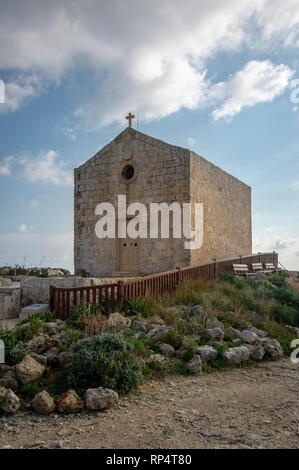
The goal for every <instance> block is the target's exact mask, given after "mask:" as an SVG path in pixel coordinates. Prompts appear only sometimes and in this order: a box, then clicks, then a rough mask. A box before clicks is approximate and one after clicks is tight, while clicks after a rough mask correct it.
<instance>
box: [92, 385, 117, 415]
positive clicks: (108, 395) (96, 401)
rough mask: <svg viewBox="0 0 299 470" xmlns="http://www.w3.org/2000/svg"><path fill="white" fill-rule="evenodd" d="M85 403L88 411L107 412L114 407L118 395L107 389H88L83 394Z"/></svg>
mask: <svg viewBox="0 0 299 470" xmlns="http://www.w3.org/2000/svg"><path fill="white" fill-rule="evenodd" d="M85 402H86V408H87V409H88V410H94V411H101V410H107V409H108V408H112V407H113V406H114V405H116V403H117V402H118V394H117V393H116V392H115V391H114V390H110V389H109V388H102V387H99V388H89V389H88V390H86V392H85Z"/></svg>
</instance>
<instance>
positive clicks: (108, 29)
mask: <svg viewBox="0 0 299 470" xmlns="http://www.w3.org/2000/svg"><path fill="white" fill-rule="evenodd" d="M32 11H34V14H32ZM298 33H299V9H298V0H284V1H283V2H281V1H278V0H242V1H241V2H240V0H214V1H213V2H211V1H208V0H202V1H201V2H194V0H185V1H184V2H181V1H180V0H163V2H161V1H160V0H153V1H152V2H140V1H139V0H127V1H126V2H123V0H110V1H109V2H98V1H96V0H86V1H85V2H82V0H52V1H51V2H41V1H40V0H28V1H27V2H21V3H20V2H17V1H16V0H11V1H10V2H8V3H7V5H6V6H5V8H4V9H3V10H2V11H1V18H0V69H4V70H12V71H15V70H20V71H21V74H22V77H24V74H25V76H26V75H27V76H28V80H27V82H26V81H24V78H18V79H17V80H14V81H12V82H11V84H10V90H9V89H8V93H9V95H10V96H9V105H7V106H8V107H7V108H6V109H11V110H13V109H18V107H19V106H20V105H21V104H22V103H24V102H25V100H26V99H28V98H29V97H33V96H35V95H38V94H39V93H40V92H41V90H42V89H43V86H41V84H43V85H44V84H45V82H47V80H49V79H51V80H55V81H59V80H61V79H63V78H64V77H66V76H67V74H68V73H70V72H72V73H73V71H74V70H76V69H82V68H83V69H84V68H85V69H87V70H89V71H90V75H92V76H93V77H94V79H95V81H96V82H97V84H96V86H95V89H94V90H91V95H92V96H90V98H89V99H87V100H85V101H84V102H82V103H81V105H80V106H78V109H77V113H76V115H77V116H79V117H81V118H82V117H83V118H84V120H85V121H86V124H87V125H89V126H90V127H91V126H92V127H98V126H102V125H106V124H110V123H112V122H114V121H118V120H122V119H123V116H124V114H125V113H127V112H128V110H129V109H132V110H133V111H134V112H135V113H136V114H139V117H140V118H142V119H158V118H161V117H164V116H167V115H169V114H171V113H173V112H176V111H178V110H179V109H181V108H183V107H186V108H188V109H194V108H195V107H198V106H203V105H205V104H206V98H207V89H208V88H209V80H208V79H207V77H208V76H209V73H208V61H209V60H210V59H211V58H213V57H214V56H215V55H216V54H217V53H219V52H221V51H229V52H231V51H239V50H241V49H242V48H248V47H249V48H251V49H252V50H257V51H258V52H259V54H260V51H261V50H263V51H265V53H266V52H267V50H272V48H273V44H274V43H275V45H276V46H277V47H280V48H281V47H285V46H286V47H297V46H299V39H298V37H299V34H298ZM277 67H279V66H276V68H274V69H268V72H269V75H268V76H264V78H263V79H262V83H260V77H259V76H256V75H255V74H253V76H252V79H253V80H254V79H257V80H258V84H259V86H258V89H259V91H260V89H261V88H262V90H263V93H260V92H259V93H258V94H259V97H257V98H256V100H255V99H254V89H255V88H254V87H253V89H250V90H249V91H250V92H251V99H249V100H248V101H246V100H244V97H243V96H241V97H239V94H240V93H241V90H240V89H239V88H238V87H237V88H236V89H235V87H234V88H233V89H232V87H233V85H237V83H235V82H234V83H232V82H231V80H228V81H227V82H226V84H225V85H224V87H223V89H225V93H224V95H223V98H222V99H224V100H225V103H224V105H223V108H222V107H221V105H220V106H219V105H218V109H217V110H216V111H215V117H216V118H217V117H218V116H219V118H220V117H221V116H223V117H224V116H227V117H229V116H232V115H234V114H235V113H236V112H238V111H237V110H238V108H240V109H242V108H243V106H249V105H253V104H255V103H258V102H260V101H263V102H265V101H270V100H272V99H273V98H274V97H275V96H277V95H278V94H279V93H281V92H282V91H283V90H284V89H285V86H284V84H283V83H284V77H285V78H286V75H287V74H288V70H287V67H286V66H280V67H281V68H280V69H278V68H277ZM283 67H284V68H283ZM251 72H252V71H251ZM261 72H262V71H261ZM266 72H267V71H266ZM240 73H241V71H240ZM243 73H245V72H244V70H243ZM272 73H274V76H272ZM33 77H34V79H33ZM238 78H243V81H244V89H245V88H246V87H245V85H246V84H245V81H246V80H245V78H244V77H242V75H241V77H240V76H239V77H238ZM267 80H268V81H269V82H270V83H269V85H267V84H266V82H267ZM8 86H9V85H8ZM220 88H221V87H220V86H219V87H218V92H219V89H220ZM247 88H248V87H247ZM247 88H246V89H247ZM238 97H239V98H238ZM240 102H241V104H240ZM244 103H245V104H244ZM2 109H3V110H5V108H2ZM66 133H67V134H69V137H70V138H74V137H73V135H74V134H73V133H72V132H69V131H66Z"/></svg>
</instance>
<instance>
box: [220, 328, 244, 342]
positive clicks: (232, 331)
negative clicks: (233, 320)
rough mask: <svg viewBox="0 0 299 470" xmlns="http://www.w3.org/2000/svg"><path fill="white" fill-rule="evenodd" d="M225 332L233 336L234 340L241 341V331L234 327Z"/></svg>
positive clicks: (226, 329)
mask: <svg viewBox="0 0 299 470" xmlns="http://www.w3.org/2000/svg"><path fill="white" fill-rule="evenodd" d="M224 332H225V334H226V335H229V336H231V337H232V338H233V339H239V338H240V335H241V331H240V330H238V329H237V328H233V327H232V326H229V327H228V328H225V330H224Z"/></svg>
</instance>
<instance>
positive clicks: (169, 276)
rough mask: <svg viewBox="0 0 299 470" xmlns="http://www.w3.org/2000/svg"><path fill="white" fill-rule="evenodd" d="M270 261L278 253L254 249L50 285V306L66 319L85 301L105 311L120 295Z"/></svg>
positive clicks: (156, 292)
mask: <svg viewBox="0 0 299 470" xmlns="http://www.w3.org/2000/svg"><path fill="white" fill-rule="evenodd" d="M238 263H239V264H247V265H249V268H251V266H250V265H251V263H263V264H265V263H273V264H274V266H276V267H277V266H278V253H275V252H272V253H258V254H254V255H248V256H242V255H240V256H237V257H235V258H230V259H222V260H216V259H215V260H213V261H211V262H210V263H207V264H202V265H198V266H187V267H183V268H176V269H173V270H171V271H166V272H164V273H158V274H152V275H150V276H145V277H141V278H136V279H132V280H129V281H118V282H116V283H114V284H102V285H97V286H84V287H56V286H53V285H51V286H50V309H51V311H52V312H53V313H54V315H55V317H56V318H61V319H66V318H67V317H68V316H69V314H70V311H71V308H72V306H73V305H74V306H79V305H82V304H89V305H90V306H91V308H92V309H94V310H96V309H98V310H100V311H101V312H102V313H104V314H106V315H108V314H109V313H110V312H113V311H116V310H118V309H120V307H121V305H122V303H123V301H124V298H126V299H133V298H135V297H141V298H144V297H153V298H157V297H159V296H161V295H163V294H166V293H171V292H174V291H175V289H176V288H177V286H178V285H179V284H180V283H181V282H188V281H195V280H198V279H203V280H211V279H217V278H218V276H219V274H221V273H222V272H225V271H232V265H233V264H238Z"/></svg>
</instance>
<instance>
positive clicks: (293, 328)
mask: <svg viewBox="0 0 299 470" xmlns="http://www.w3.org/2000/svg"><path fill="white" fill-rule="evenodd" d="M286 329H287V330H289V331H290V332H291V333H292V334H293V335H295V336H296V338H299V328H297V327H296V326H289V325H287V326H286Z"/></svg>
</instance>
